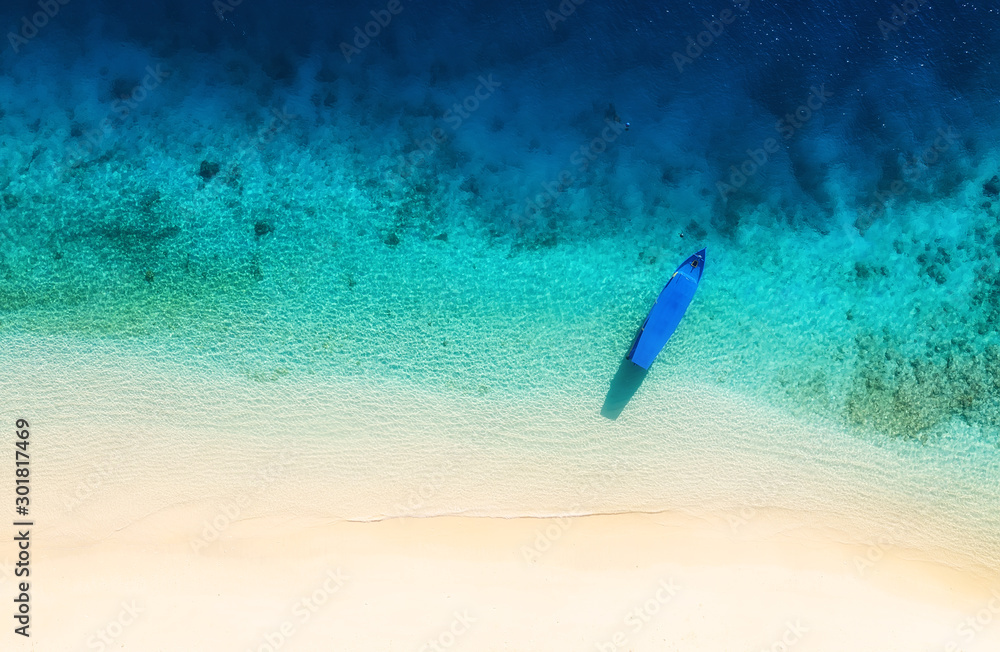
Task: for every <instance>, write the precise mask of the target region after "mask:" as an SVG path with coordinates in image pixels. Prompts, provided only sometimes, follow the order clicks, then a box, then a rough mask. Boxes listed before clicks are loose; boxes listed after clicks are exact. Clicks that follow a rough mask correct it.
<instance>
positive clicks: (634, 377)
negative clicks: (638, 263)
mask: <svg viewBox="0 0 1000 652" xmlns="http://www.w3.org/2000/svg"><path fill="white" fill-rule="evenodd" d="M704 269H705V250H704V249H702V250H701V251H699V252H698V253H696V254H694V255H693V256H691V257H690V258H688V259H687V260H685V261H684V262H683V263H681V266H680V267H678V268H677V271H675V272H674V273H673V275H672V276H671V277H670V280H669V281H667V284H666V285H665V286H663V289H662V290H661V291H660V295H659V296H658V297H657V298H656V303H654V304H653V307H652V309H650V311H649V314H648V315H647V316H646V320H645V321H644V322H642V326H640V327H639V332H638V333H636V334H635V339H634V340H632V346H631V347H630V348H629V350H628V353H627V354H626V355H625V359H624V360H622V363H621V366H620V367H619V368H618V373H616V374H615V377H614V378H613V379H612V380H611V389H610V390H608V395H607V398H605V399H604V407H603V408H602V409H601V414H602V415H604V416H605V417H607V418H609V419H617V418H618V415H619V414H621V412H622V410H624V409H625V406H626V405H627V404H628V402H629V401H630V400H631V399H632V395H633V394H635V392H636V390H637V389H639V385H641V384H642V381H643V379H645V377H646V372H647V371H648V370H649V366H650V365H651V364H653V360H655V359H656V356H657V355H659V354H660V351H662V350H663V347H664V346H665V345H666V343H667V340H669V339H670V337H671V336H672V335H673V334H674V331H675V330H677V325H678V324H680V323H681V318H683V317H684V313H685V312H687V309H688V306H690V305H691V300H692V299H694V293H695V291H696V290H697V289H698V283H699V281H701V273H702V271H703V270H704Z"/></svg>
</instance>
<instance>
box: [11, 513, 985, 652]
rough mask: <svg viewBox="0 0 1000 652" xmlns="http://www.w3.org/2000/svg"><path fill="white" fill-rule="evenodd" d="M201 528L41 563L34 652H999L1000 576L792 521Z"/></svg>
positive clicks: (162, 528)
mask: <svg viewBox="0 0 1000 652" xmlns="http://www.w3.org/2000/svg"><path fill="white" fill-rule="evenodd" d="M192 509H193V507H192V506H184V507H177V508H174V509H170V510H164V511H162V512H158V513H156V514H153V515H150V516H149V517H147V518H145V519H142V520H141V521H139V522H136V523H133V524H132V525H130V526H129V527H126V528H123V529H121V530H119V531H117V532H115V533H114V534H112V535H110V536H108V537H107V538H105V539H103V540H101V541H100V542H97V543H92V544H88V545H83V546H79V547H77V546H71V545H67V546H59V547H50V546H46V545H45V544H44V543H40V544H39V548H38V550H37V551H36V553H35V555H36V558H35V559H34V560H33V568H34V569H37V571H36V572H37V575H38V579H37V580H36V584H35V587H36V588H35V591H36V593H35V597H34V601H35V605H36V606H35V607H34V608H35V611H36V614H37V616H36V618H35V620H34V622H33V631H34V632H35V636H33V638H32V644H33V645H34V647H32V648H30V649H33V650H39V651H45V650H66V649H81V648H85V649H97V648H96V647H94V646H93V645H92V644H93V643H95V642H97V643H100V642H101V639H100V637H98V634H99V633H100V632H102V631H103V632H104V635H105V636H106V637H107V636H108V627H109V626H110V627H111V632H112V633H117V634H116V636H114V637H113V638H111V643H113V644H114V647H117V646H118V645H122V646H123V648H124V649H139V650H149V649H162V650H175V649H176V650H180V649H232V650H240V651H241V652H242V651H243V650H252V651H253V652H259V651H266V650H268V649H269V648H268V646H270V649H272V650H276V649H279V647H280V649H283V650H308V649H319V648H318V646H322V645H326V646H329V644H330V643H331V642H335V643H336V645H337V649H342V650H390V649H391V650H409V649H412V650H414V651H417V650H433V649H435V648H434V647H433V646H431V645H429V642H433V641H437V643H438V646H439V647H440V648H441V649H448V648H452V647H453V648H454V649H477V650H525V651H527V650H539V651H541V650H554V651H557V650H591V651H593V650H605V651H607V650H626V649H630V650H663V649H668V650H705V651H711V650H720V651H721V650H731V649H744V648H745V649H754V650H755V649H772V645H773V644H775V643H777V642H780V641H782V639H783V637H784V641H785V644H786V645H787V644H789V643H790V642H791V643H795V642H797V641H798V640H799V639H801V640H802V641H803V642H805V641H808V643H809V644H808V645H805V644H803V646H802V649H808V650H830V651H833V650H843V649H852V650H859V651H864V650H872V651H875V650H880V651H882V652H888V651H891V650H900V651H902V650H913V649H930V650H937V649H941V650H944V649H946V647H945V646H946V645H947V643H948V642H949V641H950V640H952V639H954V640H956V641H959V642H961V643H962V644H965V643H971V646H970V647H963V648H961V649H963V650H969V651H976V650H988V649H996V648H995V647H991V646H995V645H996V644H997V642H998V641H1000V626H995V627H989V626H988V625H992V624H993V622H992V621H993V620H994V619H996V620H1000V572H984V573H982V574H977V573H973V572H968V571H962V570H958V569H955V568H953V567H951V566H949V565H947V564H944V563H941V562H939V561H935V560H933V559H928V555H926V554H925V553H923V552H921V551H915V550H909V549H905V548H898V549H897V548H895V547H892V546H886V547H882V548H874V547H872V546H869V547H865V546H858V545H850V544H846V543H842V540H844V539H845V538H846V539H851V538H852V536H851V535H848V534H845V533H839V532H837V531H836V530H833V529H831V528H827V529H825V530H816V529H813V528H810V527H807V526H804V525H803V521H801V520H799V519H797V518H796V517H795V515H793V514H789V513H781V512H776V511H760V512H758V513H757V514H755V515H754V517H753V518H752V519H750V520H748V521H747V523H746V526H745V527H744V528H743V529H741V530H738V531H734V530H733V529H732V528H731V526H730V524H729V523H728V522H727V515H722V514H718V515H715V516H714V517H710V518H704V517H692V516H689V515H684V514H680V513H661V514H619V515H612V516H585V517H573V518H566V519H526V518H515V519H499V518H469V517H434V518H399V519H387V520H384V521H377V522H367V523H358V522H346V521H320V520H314V519H302V518H296V519H293V518H283V517H279V516H272V517H269V518H250V519H242V520H237V521H235V522H234V523H232V525H231V526H230V527H229V528H227V529H226V531H224V532H222V533H220V536H219V538H218V540H217V541H214V542H211V543H210V544H209V545H207V546H205V547H204V548H202V549H201V550H199V551H197V552H194V551H192V550H191V549H190V546H189V545H188V544H189V542H187V541H185V537H184V536H183V535H184V534H186V533H187V528H186V523H187V522H188V519H189V518H190V517H191V514H190V513H189V512H191V511H192ZM557 532H558V535H556V533H557ZM541 542H547V543H541ZM876 545H877V544H876ZM528 547H534V548H537V554H535V555H525V554H524V550H525V548H528ZM876 549H878V551H879V554H878V558H877V559H874V560H872V561H870V563H869V565H867V566H865V567H864V568H862V569H861V570H859V566H858V564H857V560H858V559H869V558H871V557H874V555H873V554H872V550H876ZM991 604H992V606H993V607H996V612H994V611H993V610H992V608H991ZM123 605H124V606H123ZM126 607H128V608H126ZM984 609H985V610H986V613H987V615H988V616H989V618H990V622H989V623H987V625H984V626H983V627H982V628H981V631H978V632H976V635H975V637H974V640H972V641H971V642H970V641H965V639H964V638H963V637H962V635H961V634H960V633H959V631H960V630H959V628H960V626H961V625H962V623H963V622H966V619H968V618H969V617H972V618H973V619H975V618H976V614H977V613H981V612H983V610H984ZM123 611H124V612H125V614H126V616H128V615H129V614H135V615H134V616H133V617H131V618H129V617H124V618H123V617H122V616H121V614H122V613H123ZM123 620H129V622H128V623H125V622H122V621H123ZM116 622H118V623H119V625H118V626H115V625H113V623H116ZM847 622H849V623H850V625H849V626H845V625H844V623H847ZM119 630H120V632H119ZM962 631H964V630H962ZM282 632H284V633H282ZM790 632H791V633H790ZM795 632H798V633H797V634H796V633H795ZM94 637H97V638H94ZM442 637H443V638H442ZM279 640H280V641H281V645H280V646H279V647H276V643H278V642H279ZM449 641H451V643H450V644H449ZM616 641H617V643H616ZM935 641H940V646H939V647H935V643H934V642H935ZM88 645H90V646H89V647H88ZM609 646H610V647H609ZM919 646H923V647H919ZM18 649H29V648H27V647H23V648H22V647H19V648H18ZM102 649H103V648H102ZM107 649H112V646H110V645H109V646H108V648H107ZM956 649H957V648H956Z"/></svg>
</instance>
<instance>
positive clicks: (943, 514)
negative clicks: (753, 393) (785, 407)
mask: <svg viewBox="0 0 1000 652" xmlns="http://www.w3.org/2000/svg"><path fill="white" fill-rule="evenodd" d="M36 341H37V340H36ZM71 344H72V343H69V344H67V341H56V340H52V341H50V342H49V350H48V351H47V352H46V355H45V356H44V357H40V356H38V355H35V354H34V353H35V351H34V350H33V348H32V347H31V346H27V345H25V344H24V343H19V342H17V341H12V342H11V347H10V354H9V356H8V359H6V360H3V359H0V362H2V363H3V368H4V369H5V372H4V373H5V374H7V376H5V377H4V378H0V381H3V383H4V386H5V387H7V388H9V390H10V394H11V397H10V400H11V404H12V405H17V406H18V413H17V414H16V415H15V413H14V412H12V411H10V410H9V409H7V410H6V411H5V412H4V414H3V415H2V417H3V418H4V419H7V420H11V422H13V421H12V420H13V419H14V418H15V417H19V416H23V415H28V416H30V417H31V419H32V421H33V424H32V440H33V444H32V446H31V449H30V450H31V454H32V465H33V466H32V483H33V485H32V487H33V488H32V497H33V501H34V502H33V503H32V504H33V511H32V514H31V516H32V518H34V519H35V520H36V525H35V527H34V528H33V529H32V548H31V551H32V557H31V564H32V566H31V573H32V574H31V605H32V607H31V608H32V614H33V618H32V623H31V632H32V636H31V638H30V639H29V640H23V639H21V638H20V637H16V636H15V635H13V633H12V632H7V633H5V634H4V639H3V640H4V641H5V642H4V647H3V649H17V650H37V651H39V652H42V651H47V650H53V651H59V652H62V651H64V650H86V649H92V650H102V649H103V650H112V649H126V650H140V651H145V650H171V651H173V650H183V651H188V650H206V651H208V650H211V651H218V650H233V651H234V652H246V651H248V650H250V651H253V652H267V651H268V650H279V649H280V650H358V651H367V650H372V651H382V650H386V651H388V650H393V651H399V650H413V651H414V652H419V651H421V650H428V651H429V650H436V649H442V650H444V649H448V650H452V649H454V650H509V651H520V650H524V651H527V650H538V651H545V652H551V651H559V650H589V651H591V652H594V651H597V650H603V651H605V652H608V651H612V650H614V651H620V650H692V651H694V650H697V651H707V652H713V651H720V652H728V651H730V650H736V651H740V650H747V651H752V652H756V651H759V650H771V651H773V652H782V651H784V652H787V651H788V650H802V651H803V652H807V651H826V650H829V651H837V652H841V651H843V650H852V651H857V652H863V651H867V650H871V651H872V652H889V651H891V650H900V651H906V652H910V651H912V650H928V651H934V652H938V651H951V652H957V651H958V650H962V651H963V652H977V651H981V652H987V651H995V650H996V649H998V645H1000V625H998V624H997V623H995V622H994V621H995V620H996V619H1000V597H997V596H1000V568H997V564H996V563H995V562H996V559H997V554H996V553H997V540H996V538H995V537H992V536H991V533H992V532H994V531H995V528H996V525H997V522H996V512H995V510H994V511H991V510H990V505H991V504H995V501H994V500H993V498H994V497H995V492H996V490H997V489H996V488H995V487H993V488H992V489H991V488H990V487H988V486H986V485H983V484H980V483H979V480H980V475H981V474H982V473H988V472H989V469H990V467H989V465H988V464H987V463H986V462H984V463H983V464H982V465H981V466H975V465H974V464H973V462H974V461H975V459H972V461H970V462H969V465H968V466H967V467H959V466H956V467H954V468H955V469H957V470H961V471H962V472H963V473H967V475H953V476H944V475H943V474H942V472H941V467H940V466H939V464H940V463H941V459H943V458H942V456H943V455H945V454H946V453H947V452H948V451H947V450H946V448H945V446H946V444H947V443H948V442H947V441H945V442H943V443H942V444H940V445H939V446H938V447H936V448H934V447H927V448H918V447H910V448H906V449H902V450H901V449H898V448H889V447H882V446H879V445H877V442H869V441H864V440H860V439H857V438H856V437H852V436H850V435H848V434H845V433H838V432H837V431H836V430H835V429H832V428H825V429H824V428H819V427H815V426H812V425H807V424H803V423H800V422H797V421H795V420H793V419H791V418H790V417H788V416H787V415H782V414H781V413H780V412H778V411H776V410H773V409H771V408H767V407H765V406H760V405H753V404H750V403H748V402H747V400H746V399H745V398H742V397H739V396H735V395H726V394H725V393H722V392H719V391H714V390H712V389H711V388H709V387H705V388H699V389H698V391H692V392H690V393H687V394H680V395H676V394H675V395H674V396H672V397H671V400H669V401H667V400H665V399H664V397H663V396H662V392H663V391H664V390H663V388H662V387H663V386H662V385H659V386H658V385H656V384H651V385H650V386H649V387H648V388H645V390H644V391H645V392H646V393H645V394H644V396H643V400H642V401H641V402H639V403H638V404H637V405H636V406H634V407H635V409H634V410H632V411H631V412H630V413H629V414H628V418H627V419H621V420H619V421H618V422H608V421H606V420H602V419H601V418H600V417H598V416H596V410H597V407H598V405H597V404H596V403H598V401H599V397H598V399H595V405H589V404H583V403H581V402H580V401H579V400H577V401H576V402H575V403H574V402H573V400H572V399H570V398H566V397H558V396H557V397H554V398H553V397H547V396H541V397H538V398H536V399H533V402H527V403H524V404H520V403H515V402H503V401H502V400H498V399H492V398H474V397H469V396H457V395H447V394H443V393H440V392H429V391H425V390H422V389H421V388H419V387H415V386H406V385H403V384H400V383H395V384H393V383H388V382H379V383H378V384H371V383H365V382H363V381H343V380H336V381H334V380H321V379H318V378H307V379H304V380H297V379H288V380H282V381H279V382H272V383H266V384H262V383H259V382H255V381H252V380H247V379H245V378H244V379H242V380H241V379H239V378H238V377H233V376H226V375H224V374H220V373H207V372H204V373H203V372H202V371H201V370H199V369H197V368H193V367H190V366H189V367H186V368H185V367H180V366H178V365H172V364H171V363H160V362H158V361H157V360H154V359H153V358H152V357H150V356H145V355H143V354H141V353H136V352H129V350H127V349H124V348H119V349H114V348H111V347H109V346H102V347H91V348H87V347H80V346H76V347H75V348H74V347H73V346H71ZM56 345H58V346H60V347H63V349H64V353H61V354H57V353H55V352H54V351H57V350H58V348H57V346H56ZM3 357H4V356H0V358H3ZM630 407H631V406H630ZM653 408H655V410H654V409H653ZM987 460H988V458H987ZM936 478H946V479H947V483H941V482H938V484H937V485H934V482H935V479H936ZM927 486H937V487H938V490H937V493H935V494H933V495H929V494H926V493H920V491H921V487H927ZM562 514H566V515H570V516H566V517H564V518H506V516H525V515H530V516H534V517H539V516H542V517H545V516H552V515H556V516H558V515H562ZM386 516H390V517H391V518H385V517H386ZM11 536H13V533H11ZM5 538H7V537H6V535H5ZM15 554H16V550H15V548H14V544H13V542H9V543H8V544H7V545H5V546H4V547H3V549H2V550H0V562H2V565H0V568H3V587H4V589H3V594H4V599H5V600H8V601H9V600H13V599H14V597H15V595H16V594H17V592H16V591H15V588H16V587H15V585H14V583H13V579H14V578H13V576H12V571H13V568H14V567H13V563H14V561H15V557H14V555H15ZM8 604H11V603H10V602H8ZM637 610H638V611H637ZM969 618H972V619H973V620H972V621H971V622H969V621H968V619H969ZM976 619H978V621H977V620H976ZM13 626H14V624H13V623H9V627H10V629H11V630H13ZM11 641H13V643H12V644H11V647H8V646H7V644H8V642H11ZM431 643H434V645H431ZM435 646H436V647H435Z"/></svg>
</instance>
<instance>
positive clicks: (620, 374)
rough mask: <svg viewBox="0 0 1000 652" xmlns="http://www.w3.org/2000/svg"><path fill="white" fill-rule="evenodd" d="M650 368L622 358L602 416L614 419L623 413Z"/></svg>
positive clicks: (612, 380)
mask: <svg viewBox="0 0 1000 652" xmlns="http://www.w3.org/2000/svg"><path fill="white" fill-rule="evenodd" d="M647 373H649V370H648V369H643V368H642V367H640V366H639V365H637V364H636V363H634V362H632V361H631V360H629V359H628V358H622V363H621V364H620V365H619V366H618V371H617V372H616V373H615V377H614V378H612V379H611V388H610V389H609V390H608V395H607V396H606V397H605V398H604V407H602V408H601V416H602V417H606V418H608V419H611V420H612V421H614V420H615V419H617V418H618V415H620V414H621V413H622V410H624V409H625V406H626V405H628V402H629V401H631V400H632V396H634V395H635V392H636V390H638V389H639V385H641V384H642V381H643V380H645V379H646V374H647Z"/></svg>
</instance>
